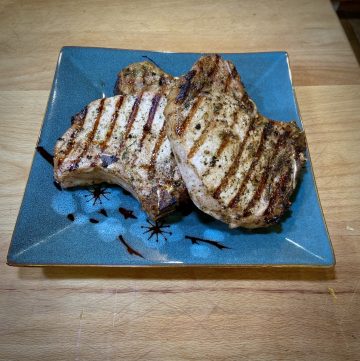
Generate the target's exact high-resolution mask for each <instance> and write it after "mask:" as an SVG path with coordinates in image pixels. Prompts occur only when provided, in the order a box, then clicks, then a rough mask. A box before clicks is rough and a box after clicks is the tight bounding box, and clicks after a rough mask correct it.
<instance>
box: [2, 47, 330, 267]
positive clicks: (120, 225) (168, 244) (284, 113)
mask: <svg viewBox="0 0 360 361" xmlns="http://www.w3.org/2000/svg"><path fill="white" fill-rule="evenodd" d="M223 56H224V58H225V59H229V60H231V61H233V62H234V63H235V65H236V67H237V69H238V71H239V73H240V75H241V77H242V80H243V82H244V83H245V86H246V88H247V90H248V92H249V94H250V96H251V97H252V98H253V99H254V100H255V102H256V104H257V106H258V108H259V110H260V112H261V113H263V114H264V115H266V116H268V117H270V118H273V119H278V120H285V121H290V120H293V119H295V120H296V122H297V124H298V125H299V126H300V127H302V124H301V120H300V115H299V111H298V109H297V104H296V100H295V95H294V90H293V87H292V83H291V74H290V69H289V62H288V56H287V53H285V52H271V53H253V54H223ZM199 57H200V54H176V53H160V52H149V51H134V50H114V49H101V48H79V47H65V48H63V49H62V50H61V53H60V56H59V60H58V64H57V69H56V73H55V78H54V82H53V86H52V90H51V94H50V98H49V102H48V107H47V112H46V115H45V120H44V123H43V127H42V130H41V135H40V138H39V142H38V148H37V149H38V150H39V151H38V152H36V153H35V156H34V160H33V164H32V168H31V172H30V176H29V180H28V184H27V187H26V191H25V195H24V199H23V202H22V206H21V209H20V212H19V216H18V219H17V223H16V227H15V231H14V234H13V238H12V243H11V246H10V249H9V253H8V263H9V264H10V265H17V266H21V265H113V266H143V265H174V264H183V265H214V266H215V265H216V266H218V265H220V266H227V265H236V266H249V265H259V266H264V265H272V266H280V265H288V266H295V265H296V266H299V265H302V266H304V265H307V266H333V265H334V263H335V258H334V254H333V250H332V247H331V242H330V240H329V236H328V233H327V229H326V226H325V222H324V218H323V215H322V211H321V207H320V204H319V199H318V195H317V190H316V186H315V181H314V177H313V173H312V168H311V163H310V159H309V160H308V161H307V163H306V169H305V171H304V173H303V177H302V181H301V182H300V184H299V187H298V190H297V192H296V195H294V197H293V205H292V207H291V211H290V212H289V213H288V214H287V215H286V216H285V217H284V220H283V221H282V222H281V224H280V225H277V226H274V227H271V228H269V229H263V230H257V231H256V230H255V231H249V230H244V229H234V230H230V229H229V228H228V227H227V225H225V224H223V223H221V222H219V221H216V220H214V219H213V218H211V217H209V216H207V215H205V214H203V213H201V212H200V211H198V210H196V209H195V208H192V209H188V210H187V213H186V214H174V215H171V216H169V217H168V218H167V219H165V220H164V221H163V222H159V223H154V222H152V221H150V220H148V219H147V217H146V214H145V213H144V212H143V211H142V210H141V208H140V206H139V204H138V202H137V201H136V200H135V199H134V198H133V197H132V196H130V195H129V194H128V193H126V192H124V191H123V190H122V189H121V188H119V187H115V186H108V185H101V186H98V187H95V188H81V189H80V188H79V189H75V190H60V189H58V188H57V187H56V186H55V184H54V182H53V168H52V165H51V156H50V157H47V153H46V152H49V153H52V151H53V148H54V144H55V142H56V139H57V138H58V137H60V136H61V135H62V134H63V133H64V132H65V130H66V129H67V128H68V127H69V126H70V118H71V116H72V115H73V114H75V113H77V112H79V111H80V110H81V109H82V108H83V107H84V106H85V105H86V104H88V103H89V102H91V101H92V100H94V99H97V98H101V97H104V96H112V95H113V87H114V84H115V81H116V75H117V73H118V72H119V71H120V70H121V69H122V68H123V67H125V66H127V65H128V64H130V63H133V62H138V61H143V60H144V59H146V58H147V59H151V60H152V61H154V62H155V63H156V64H158V65H159V66H160V67H161V68H162V69H163V70H165V71H166V72H168V73H170V74H173V75H175V76H178V75H181V74H184V73H185V72H187V71H188V70H189V69H190V67H191V66H192V64H193V63H194V62H195V61H196V60H197V59H198V58H199Z"/></svg>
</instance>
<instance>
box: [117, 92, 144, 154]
mask: <svg viewBox="0 0 360 361" xmlns="http://www.w3.org/2000/svg"><path fill="white" fill-rule="evenodd" d="M142 96H143V92H141V94H140V95H139V96H138V97H136V99H135V102H134V104H133V106H132V109H131V114H130V116H129V119H128V121H127V124H126V130H125V134H124V138H123V140H122V142H121V145H120V150H122V149H123V147H124V145H125V143H126V141H127V139H128V136H129V134H130V131H131V128H132V126H133V124H134V121H135V119H136V115H137V113H138V110H139V105H140V103H141V99H142Z"/></svg>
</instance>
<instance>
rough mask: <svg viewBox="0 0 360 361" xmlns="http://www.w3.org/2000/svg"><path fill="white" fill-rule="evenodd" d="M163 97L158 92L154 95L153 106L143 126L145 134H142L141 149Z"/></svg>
mask: <svg viewBox="0 0 360 361" xmlns="http://www.w3.org/2000/svg"><path fill="white" fill-rule="evenodd" d="M161 97H162V93H158V94H156V95H155V96H154V97H153V99H152V101H151V108H150V111H149V115H148V118H147V121H146V124H145V125H144V127H143V134H142V137H141V140H140V150H141V148H142V145H143V142H144V139H145V137H146V135H147V134H148V133H150V131H151V127H152V123H153V120H154V116H155V114H156V111H157V108H158V106H159V103H160V99H161Z"/></svg>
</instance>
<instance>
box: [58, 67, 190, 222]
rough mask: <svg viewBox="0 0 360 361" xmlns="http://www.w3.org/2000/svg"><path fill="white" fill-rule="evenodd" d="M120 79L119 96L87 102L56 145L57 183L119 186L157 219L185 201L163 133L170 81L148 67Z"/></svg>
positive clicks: (125, 72) (132, 70)
mask: <svg viewBox="0 0 360 361" xmlns="http://www.w3.org/2000/svg"><path fill="white" fill-rule="evenodd" d="M119 79H121V81H118V83H117V86H116V89H117V91H118V92H120V94H121V95H117V96H114V97H111V98H104V99H98V100H95V101H93V102H91V103H90V104H89V105H87V106H86V107H85V109H84V110H83V111H81V112H80V113H79V114H77V115H75V116H74V117H73V119H72V126H71V128H69V129H68V130H67V131H66V133H65V134H64V135H63V136H62V137H61V138H60V139H59V140H58V142H57V143H56V146H55V154H54V172H55V179H56V180H57V181H58V182H59V183H60V185H61V186H63V187H73V186H84V185H91V184H97V183H101V182H107V183H112V184H118V185H120V186H122V187H123V188H125V189H126V190H128V191H129V192H131V193H132V194H133V195H134V196H135V197H136V198H137V199H138V200H139V201H140V202H141V204H142V207H143V208H144V210H145V211H146V212H147V213H148V214H149V216H150V217H151V218H153V219H157V218H159V217H161V216H164V215H166V214H168V213H169V212H171V211H172V210H174V209H175V208H176V206H177V205H178V204H179V203H180V202H182V200H184V199H186V197H187V191H186V188H185V185H184V183H183V181H182V178H181V176H180V173H179V171H178V168H177V166H176V163H175V160H174V156H173V154H172V152H171V148H170V143H169V141H168V138H167V136H166V130H165V118H164V113H163V112H164V108H165V105H166V102H167V94H168V92H169V87H170V85H171V83H172V81H173V80H172V77H171V76H170V75H167V74H165V73H164V72H163V71H162V70H160V69H159V68H157V67H155V66H153V65H152V64H150V63H147V62H146V63H137V64H132V65H131V66H130V67H128V68H126V69H124V70H123V71H122V72H120V74H119Z"/></svg>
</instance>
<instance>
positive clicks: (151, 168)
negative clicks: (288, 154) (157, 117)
mask: <svg viewBox="0 0 360 361" xmlns="http://www.w3.org/2000/svg"><path fill="white" fill-rule="evenodd" d="M165 139H166V128H165V122H164V124H163V126H162V128H161V130H160V133H159V136H158V139H157V141H156V143H155V146H154V149H153V151H152V154H151V159H150V164H149V175H150V177H153V176H154V174H155V166H156V158H157V156H158V154H159V150H160V148H161V145H162V144H163V142H164V140H165Z"/></svg>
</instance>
